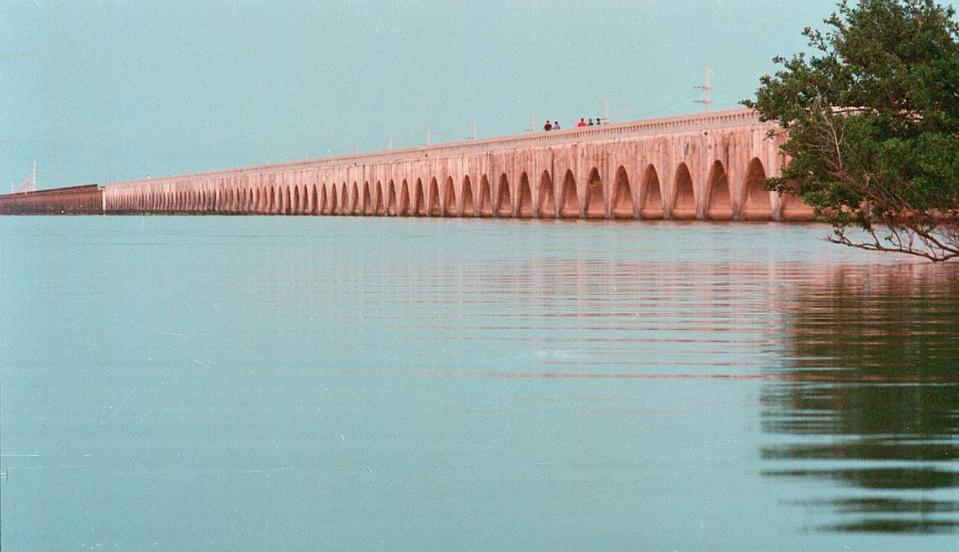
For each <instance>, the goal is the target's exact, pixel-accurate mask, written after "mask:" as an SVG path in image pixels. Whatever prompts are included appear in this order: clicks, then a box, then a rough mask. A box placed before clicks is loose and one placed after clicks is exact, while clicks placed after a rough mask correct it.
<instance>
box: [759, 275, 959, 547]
mask: <svg viewBox="0 0 959 552" xmlns="http://www.w3.org/2000/svg"><path fill="white" fill-rule="evenodd" d="M794 291H795V292H796V293H795V294H792V293H790V296H789V298H788V299H787V300H786V305H785V306H784V308H785V310H786V312H787V313H788V315H789V317H790V326H791V329H792V332H791V334H790V338H789V339H788V345H787V347H788V350H787V351H786V356H785V358H786V362H785V364H784V366H783V367H782V368H781V370H782V371H783V373H782V374H781V375H782V379H781V380H778V381H777V382H776V383H772V384H768V385H765V386H764V387H763V391H762V394H761V401H762V427H763V431H764V433H766V434H767V437H768V439H767V442H769V443H770V444H768V445H766V446H764V447H763V448H762V450H761V454H762V457H763V458H764V460H765V461H766V465H767V469H766V470H765V471H764V474H765V475H767V476H769V477H777V478H795V479H797V480H799V481H803V482H805V483H806V485H805V486H804V487H803V489H804V492H808V493H809V494H811V495H814V496H811V497H807V498H803V499H800V500H796V501H794V502H795V503H796V504H797V505H800V506H803V507H805V508H807V510H808V511H810V512H811V513H812V514H814V515H817V517H818V516H819V515H822V516H823V517H822V518H821V519H823V522H822V523H817V524H816V528H817V529H823V530H834V531H867V532H955V531H957V530H959V516H957V515H956V513H957V512H959V499H957V496H956V488H957V487H959V465H957V459H959V271H956V270H954V269H952V268H951V267H950V268H945V269H944V268H943V267H925V266H905V267H889V268H886V267H853V268H850V267H846V268H842V269H839V270H835V271H831V272H827V273H825V274H824V275H823V278H822V279H821V280H820V281H819V282H818V283H817V284H814V285H813V284H810V285H806V284H803V285H801V287H800V288H799V289H797V290H794Z"/></svg>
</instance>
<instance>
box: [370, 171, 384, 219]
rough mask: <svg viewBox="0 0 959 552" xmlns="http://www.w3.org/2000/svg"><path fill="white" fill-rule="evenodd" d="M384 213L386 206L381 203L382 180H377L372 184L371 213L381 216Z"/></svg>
mask: <svg viewBox="0 0 959 552" xmlns="http://www.w3.org/2000/svg"><path fill="white" fill-rule="evenodd" d="M385 213H386V207H385V205H384V204H383V181H382V180H377V181H376V184H374V185H373V214H374V215H377V216H382V215H384V214H385Z"/></svg>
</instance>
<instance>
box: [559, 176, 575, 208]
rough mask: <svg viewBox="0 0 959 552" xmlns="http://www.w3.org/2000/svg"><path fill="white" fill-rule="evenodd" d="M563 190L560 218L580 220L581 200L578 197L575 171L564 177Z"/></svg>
mask: <svg viewBox="0 0 959 552" xmlns="http://www.w3.org/2000/svg"><path fill="white" fill-rule="evenodd" d="M562 190H563V193H562V196H561V198H560V202H561V207H560V210H559V216H561V217H563V218H579V215H580V213H579V198H578V197H577V196H576V177H574V176H573V171H571V170H567V171H566V175H565V176H564V177H563V188H562Z"/></svg>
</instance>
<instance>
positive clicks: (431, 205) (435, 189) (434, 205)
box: [426, 176, 443, 217]
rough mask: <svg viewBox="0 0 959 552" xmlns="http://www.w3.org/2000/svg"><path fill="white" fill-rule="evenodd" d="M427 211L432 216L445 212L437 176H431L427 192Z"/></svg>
mask: <svg viewBox="0 0 959 552" xmlns="http://www.w3.org/2000/svg"><path fill="white" fill-rule="evenodd" d="M426 197H427V205H428V207H427V209H426V213H427V214H428V215H429V216H431V217H438V216H440V215H442V214H443V206H442V205H441V204H440V187H439V185H438V184H437V182H436V177H435V176H434V177H433V178H430V189H429V192H428V194H427V196H426Z"/></svg>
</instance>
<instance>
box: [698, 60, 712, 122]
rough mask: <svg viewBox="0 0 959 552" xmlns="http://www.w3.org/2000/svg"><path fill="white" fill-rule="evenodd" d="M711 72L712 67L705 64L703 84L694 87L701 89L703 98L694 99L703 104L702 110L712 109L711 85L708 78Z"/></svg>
mask: <svg viewBox="0 0 959 552" xmlns="http://www.w3.org/2000/svg"><path fill="white" fill-rule="evenodd" d="M712 74H713V70H712V68H711V67H710V66H708V65H707V66H706V71H705V74H704V75H703V85H702V86H697V87H696V88H697V89H699V90H702V91H703V99H701V100H696V103H701V104H703V111H712V110H713V85H712V82H711V79H710V77H711V76H712Z"/></svg>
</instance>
